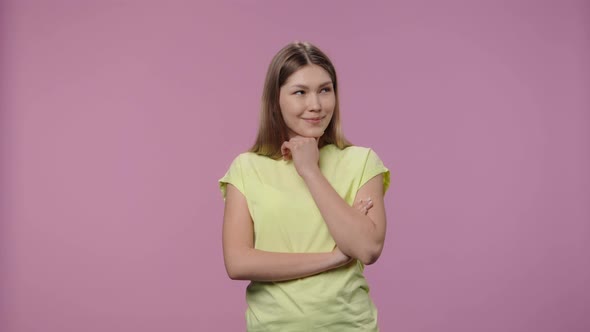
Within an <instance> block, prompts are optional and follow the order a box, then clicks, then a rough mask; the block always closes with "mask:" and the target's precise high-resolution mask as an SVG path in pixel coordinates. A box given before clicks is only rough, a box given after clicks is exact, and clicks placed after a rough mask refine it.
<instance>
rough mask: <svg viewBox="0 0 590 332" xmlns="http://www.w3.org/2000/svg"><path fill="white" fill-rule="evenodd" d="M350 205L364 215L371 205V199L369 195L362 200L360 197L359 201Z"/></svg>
mask: <svg viewBox="0 0 590 332" xmlns="http://www.w3.org/2000/svg"><path fill="white" fill-rule="evenodd" d="M352 207H353V208H356V209H357V210H359V211H360V212H361V213H362V214H364V215H366V214H367V213H368V212H369V209H370V208H372V207H373V201H372V200H371V197H369V198H367V199H364V200H363V199H361V200H360V201H356V202H355V203H354V204H353V205H352Z"/></svg>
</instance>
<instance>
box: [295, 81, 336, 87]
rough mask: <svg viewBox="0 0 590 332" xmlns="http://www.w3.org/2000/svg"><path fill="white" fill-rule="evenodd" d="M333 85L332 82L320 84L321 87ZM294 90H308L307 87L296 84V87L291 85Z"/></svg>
mask: <svg viewBox="0 0 590 332" xmlns="http://www.w3.org/2000/svg"><path fill="white" fill-rule="evenodd" d="M329 84H332V81H327V82H324V83H322V84H320V87H322V86H325V85H329ZM291 87H292V88H301V89H307V88H308V87H307V85H303V84H295V85H291Z"/></svg>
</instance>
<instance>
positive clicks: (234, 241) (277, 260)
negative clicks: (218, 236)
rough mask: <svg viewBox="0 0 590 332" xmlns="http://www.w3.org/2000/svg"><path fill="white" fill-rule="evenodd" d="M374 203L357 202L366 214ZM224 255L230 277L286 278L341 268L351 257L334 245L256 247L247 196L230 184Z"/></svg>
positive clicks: (265, 279)
mask: <svg viewBox="0 0 590 332" xmlns="http://www.w3.org/2000/svg"><path fill="white" fill-rule="evenodd" d="M372 206H373V205H372V202H363V201H358V202H357V203H356V204H355V208H356V210H357V211H358V213H359V214H365V213H367V212H368V211H369V210H370V209H371V208H372ZM222 237H223V238H222V242H223V257H224V262H225V268H226V271H227V274H228V276H229V277H230V278H231V279H234V280H255V281H285V280H292V279H299V278H304V277H308V276H311V275H315V274H318V273H321V272H324V271H328V270H331V269H335V268H338V267H340V266H343V265H346V264H348V263H349V262H351V260H352V258H351V257H349V256H347V255H345V254H344V253H342V251H341V250H340V249H339V248H338V247H335V248H334V250H333V251H332V252H323V253H278V252H269V251H263V250H258V249H255V248H254V228H253V222H252V218H251V216H250V212H249V210H248V205H247V201H246V198H245V197H244V195H243V194H242V193H241V192H240V191H239V190H238V189H236V188H235V187H234V186H233V185H231V184H227V195H226V200H225V210H224V217H223V232H222Z"/></svg>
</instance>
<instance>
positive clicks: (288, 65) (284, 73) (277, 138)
mask: <svg viewBox="0 0 590 332" xmlns="http://www.w3.org/2000/svg"><path fill="white" fill-rule="evenodd" d="M310 64H314V65H318V66H320V67H322V68H323V69H324V70H325V71H327V72H328V74H329V75H330V78H331V79H332V85H333V87H334V94H335V97H336V104H335V106H334V113H333V114H332V119H331V120H330V124H329V125H328V127H327V128H326V130H325V131H324V134H323V135H322V136H321V138H320V141H319V142H318V147H319V148H321V147H323V146H324V145H328V144H334V145H336V146H337V147H338V148H340V149H344V148H346V147H348V146H351V145H352V143H350V142H349V141H348V140H347V139H346V138H345V137H344V134H343V133H342V127H341V125H340V106H339V105H340V103H339V101H338V82H337V80H336V70H335V69H334V65H332V62H331V61H330V59H329V58H328V57H327V56H326V54H324V52H322V51H321V50H320V49H319V48H317V47H316V46H314V45H312V44H310V43H308V42H298V41H295V42H292V43H290V44H288V45H287V46H285V47H283V49H281V50H280V51H279V52H278V53H277V54H276V55H275V56H274V58H273V59H272V61H271V63H270V65H269V66H268V71H267V72H266V79H265V81H264V91H263V93H262V103H261V104H262V107H261V110H260V125H259V128H258V135H257V137H256V142H255V143H254V145H253V146H252V147H251V148H250V149H249V150H248V151H249V152H254V153H257V154H259V155H264V156H267V157H270V158H273V159H280V158H281V157H282V154H281V145H282V144H283V142H284V141H288V140H289V136H288V128H287V125H286V124H285V120H284V119H283V115H282V113H281V107H280V104H279V93H280V89H281V87H282V86H283V85H284V84H285V82H286V81H287V79H288V78H289V76H291V75H292V74H293V73H294V72H296V71H297V70H299V69H300V68H301V67H303V66H306V65H310Z"/></svg>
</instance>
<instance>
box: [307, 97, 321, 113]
mask: <svg viewBox="0 0 590 332" xmlns="http://www.w3.org/2000/svg"><path fill="white" fill-rule="evenodd" d="M308 108H309V109H310V110H312V111H319V110H321V109H322V104H321V103H320V96H319V95H317V94H313V93H312V94H310V97H309V101H308Z"/></svg>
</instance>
